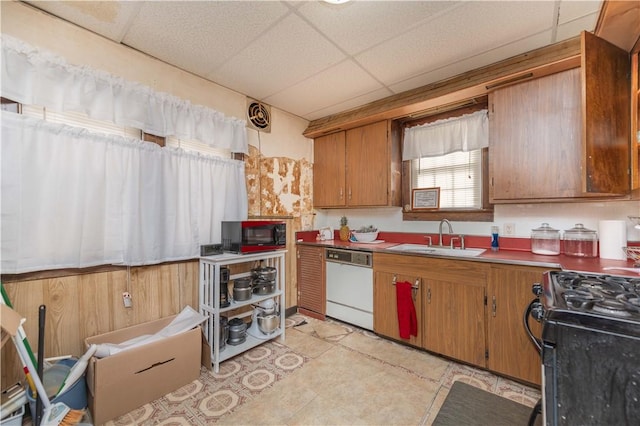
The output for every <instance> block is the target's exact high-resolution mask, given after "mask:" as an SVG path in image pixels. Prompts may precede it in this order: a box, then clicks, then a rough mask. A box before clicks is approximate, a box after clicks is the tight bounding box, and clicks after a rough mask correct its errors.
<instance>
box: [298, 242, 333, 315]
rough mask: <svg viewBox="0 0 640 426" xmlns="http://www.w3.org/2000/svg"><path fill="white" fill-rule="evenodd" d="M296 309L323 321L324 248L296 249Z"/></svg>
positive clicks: (306, 247) (325, 301) (325, 299)
mask: <svg viewBox="0 0 640 426" xmlns="http://www.w3.org/2000/svg"><path fill="white" fill-rule="evenodd" d="M297 256H298V259H297V260H298V261H297V263H298V264H297V266H298V271H297V276H298V309H300V311H301V312H303V313H305V314H307V315H310V316H312V317H315V318H319V319H324V316H325V310H326V305H327V298H326V290H325V282H324V280H325V268H324V248H322V247H312V246H298V247H297Z"/></svg>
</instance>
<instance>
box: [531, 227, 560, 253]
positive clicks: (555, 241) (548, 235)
mask: <svg viewBox="0 0 640 426" xmlns="http://www.w3.org/2000/svg"><path fill="white" fill-rule="evenodd" d="M531 252H532V253H535V254H546V255H550V256H554V255H558V254H560V231H559V230H557V229H553V228H552V227H550V226H549V224H548V223H543V224H542V226H541V227H539V228H536V229H532V230H531Z"/></svg>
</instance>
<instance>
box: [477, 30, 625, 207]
mask: <svg viewBox="0 0 640 426" xmlns="http://www.w3.org/2000/svg"><path fill="white" fill-rule="evenodd" d="M581 41H582V53H581V67H580V68H576V69H571V70H567V71H563V72H560V73H557V74H552V75H549V76H546V77H542V78H539V79H535V80H531V81H527V82H524V83H519V84H515V85H512V86H507V87H504V88H500V89H497V90H495V91H493V92H491V93H490V94H489V109H490V121H489V179H490V187H489V195H490V201H491V202H492V203H509V202H518V201H522V200H527V201H536V200H538V201H553V200H554V199H557V200H563V199H567V198H575V199H580V198H583V199H584V198H588V197H606V196H622V195H626V194H628V193H629V192H630V189H631V187H630V183H631V179H630V134H629V132H630V111H629V110H630V108H629V105H630V77H629V70H630V62H629V54H628V53H627V52H625V51H624V50H622V49H620V48H618V47H616V46H614V45H612V44H610V43H608V42H606V41H604V40H602V39H599V38H598V37H596V36H594V35H592V34H590V33H587V32H583V33H582V40H581Z"/></svg>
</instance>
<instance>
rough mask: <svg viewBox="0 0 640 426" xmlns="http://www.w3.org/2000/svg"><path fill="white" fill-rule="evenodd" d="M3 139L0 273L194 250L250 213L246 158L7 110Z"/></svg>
mask: <svg viewBox="0 0 640 426" xmlns="http://www.w3.org/2000/svg"><path fill="white" fill-rule="evenodd" d="M0 148H1V150H0V155H1V167H2V170H1V179H2V181H1V188H0V190H1V194H0V197H1V200H0V201H1V203H2V204H1V206H0V207H1V216H0V219H1V221H0V233H1V256H2V258H1V265H2V273H8V274H10V273H21V272H30V271H37V270H46V269H56V268H79V267H88V266H94V265H100V264H117V263H124V264H127V265H143V264H153V263H159V262H163V261H170V260H182V259H190V258H194V257H197V256H198V255H199V246H200V245H201V244H207V243H211V242H219V241H220V229H219V228H220V225H219V224H220V221H222V220H239V219H245V218H246V215H247V193H246V185H245V179H244V162H242V161H236V160H226V159H220V158H212V157H206V156H202V155H198V154H193V153H187V152H185V151H182V150H179V149H168V148H160V147H159V146H158V145H155V144H153V143H149V142H142V141H139V140H137V139H130V138H125V137H120V136H110V135H103V134H95V133H91V132H88V131H86V130H84V129H79V128H75V127H69V126H66V125H60V124H54V123H47V122H44V121H41V120H37V119H33V118H29V117H24V116H22V115H18V114H13V113H9V112H3V113H2V143H1V145H0Z"/></svg>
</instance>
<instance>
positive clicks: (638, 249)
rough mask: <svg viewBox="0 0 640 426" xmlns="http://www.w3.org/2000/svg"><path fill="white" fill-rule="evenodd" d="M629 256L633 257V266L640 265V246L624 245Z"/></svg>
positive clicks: (623, 248)
mask: <svg viewBox="0 0 640 426" xmlns="http://www.w3.org/2000/svg"><path fill="white" fill-rule="evenodd" d="M622 250H624V252H625V254H626V255H627V258H630V259H633V262H634V263H633V266H635V267H640V246H635V247H622Z"/></svg>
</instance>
